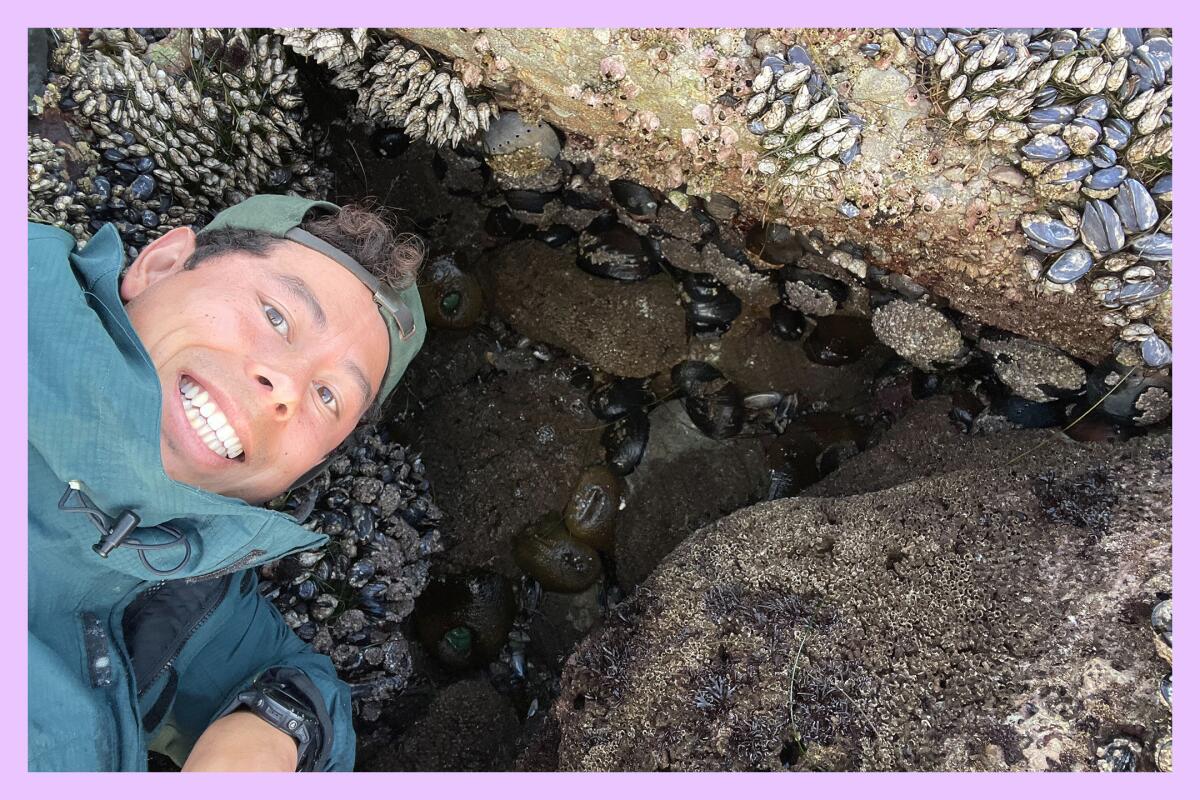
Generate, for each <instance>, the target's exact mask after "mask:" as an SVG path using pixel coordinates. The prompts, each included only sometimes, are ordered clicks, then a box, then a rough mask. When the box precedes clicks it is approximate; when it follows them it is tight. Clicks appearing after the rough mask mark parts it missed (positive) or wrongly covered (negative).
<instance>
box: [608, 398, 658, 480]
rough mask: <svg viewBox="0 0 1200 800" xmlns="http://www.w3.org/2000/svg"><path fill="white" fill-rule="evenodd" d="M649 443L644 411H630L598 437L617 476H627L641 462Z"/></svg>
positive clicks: (648, 421)
mask: <svg viewBox="0 0 1200 800" xmlns="http://www.w3.org/2000/svg"><path fill="white" fill-rule="evenodd" d="M649 441H650V417H649V416H648V415H647V414H646V412H645V411H643V410H641V409H638V410H636V411H631V412H630V413H628V414H626V415H625V416H623V417H621V418H620V419H619V420H617V421H616V422H613V423H611V424H609V426H608V427H606V428H605V429H604V433H602V434H601V435H600V444H602V445H604V452H605V454H606V455H607V458H608V463H609V466H611V467H612V468H613V472H615V473H617V474H618V475H628V474H629V473H631V472H633V470H634V468H635V467H637V465H638V464H639V463H640V462H641V460H642V456H643V455H645V453H646V445H647V444H648V443H649Z"/></svg>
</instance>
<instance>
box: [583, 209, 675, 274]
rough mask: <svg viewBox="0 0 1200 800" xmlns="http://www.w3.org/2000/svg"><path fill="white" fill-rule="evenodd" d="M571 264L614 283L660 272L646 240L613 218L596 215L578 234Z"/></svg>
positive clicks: (656, 260)
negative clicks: (576, 249)
mask: <svg viewBox="0 0 1200 800" xmlns="http://www.w3.org/2000/svg"><path fill="white" fill-rule="evenodd" d="M575 263H576V264H577V265H578V266H579V268H580V269H582V270H583V271H584V272H589V273H591V274H592V275H596V276H598V277H601V278H610V279H612V280H618V281H640V280H645V279H646V278H649V277H650V276H651V275H654V274H655V273H657V272H659V271H661V269H662V268H661V267H660V266H659V262H658V259H657V258H656V257H655V255H654V251H653V249H652V248H651V247H650V246H649V245H648V244H647V242H646V240H645V239H644V238H643V237H641V236H640V235H638V233H637V232H636V231H634V230H633V229H632V228H630V227H628V226H627V225H622V224H621V223H619V222H617V221H616V219H615V218H614V217H611V216H600V217H597V218H596V219H595V220H593V221H592V223H591V224H590V225H588V226H587V227H586V228H585V229H584V230H583V232H582V233H581V234H579V254H578V256H577V257H576V259H575Z"/></svg>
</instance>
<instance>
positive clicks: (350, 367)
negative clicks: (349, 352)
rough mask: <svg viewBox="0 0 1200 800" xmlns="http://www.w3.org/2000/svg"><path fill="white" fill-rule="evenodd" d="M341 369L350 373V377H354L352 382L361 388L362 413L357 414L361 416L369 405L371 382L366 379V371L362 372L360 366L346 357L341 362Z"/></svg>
mask: <svg viewBox="0 0 1200 800" xmlns="http://www.w3.org/2000/svg"><path fill="white" fill-rule="evenodd" d="M342 369H344V370H346V371H347V372H349V373H350V377H352V378H354V382H355V383H357V384H358V388H359V389H361V390H362V396H363V403H362V413H360V414H359V416H362V414H365V413H366V410H367V407H368V406H370V405H371V395H372V394H373V392H372V391H371V382H370V381H369V380H367V373H365V372H363V370H362V367H360V366H359V365H358V364H356V363H355V362H353V361H351V360H350V359H348V358H347V359H346V360H344V361H343V362H342Z"/></svg>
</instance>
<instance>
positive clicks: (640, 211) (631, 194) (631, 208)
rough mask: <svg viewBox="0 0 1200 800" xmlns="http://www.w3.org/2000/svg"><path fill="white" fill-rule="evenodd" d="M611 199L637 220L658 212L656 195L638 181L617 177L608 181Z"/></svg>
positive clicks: (646, 218)
mask: <svg viewBox="0 0 1200 800" xmlns="http://www.w3.org/2000/svg"><path fill="white" fill-rule="evenodd" d="M608 188H609V190H610V191H612V196H613V199H614V200H616V201H617V203H618V204H619V205H620V206H621V208H623V209H625V210H626V211H628V212H629V213H630V215H631V216H633V217H634V218H635V219H639V220H649V219H652V218H653V217H654V216H655V215H657V214H658V205H659V200H658V196H657V195H656V194H655V193H654V192H653V191H651V190H650V189H647V188H646V187H645V186H642V185H641V184H640V183H634V182H633V181H627V180H623V179H617V180H613V181H609V182H608Z"/></svg>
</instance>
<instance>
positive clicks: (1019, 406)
mask: <svg viewBox="0 0 1200 800" xmlns="http://www.w3.org/2000/svg"><path fill="white" fill-rule="evenodd" d="M992 411H994V412H995V413H997V414H1000V415H1002V416H1003V417H1004V418H1005V419H1007V420H1008V421H1009V422H1011V423H1013V424H1014V425H1016V426H1018V427H1021V428H1057V427H1059V426H1061V425H1063V424H1065V423H1066V421H1067V414H1066V409H1065V407H1064V405H1063V403H1061V402H1054V403H1035V402H1033V401H1032V400H1026V399H1025V398H1023V397H1018V396H1017V395H1015V394H1007V395H1004V396H1003V397H1001V398H1000V399H998V400H997V401H995V402H994V403H993V404H992Z"/></svg>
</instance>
